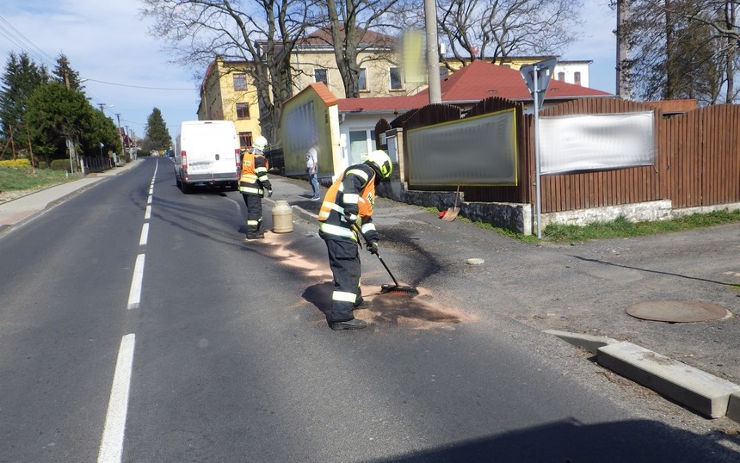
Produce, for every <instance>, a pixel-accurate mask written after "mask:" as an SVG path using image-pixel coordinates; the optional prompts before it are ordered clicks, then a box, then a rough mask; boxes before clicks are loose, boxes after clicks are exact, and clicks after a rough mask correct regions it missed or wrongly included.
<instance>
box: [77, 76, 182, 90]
mask: <svg viewBox="0 0 740 463" xmlns="http://www.w3.org/2000/svg"><path fill="white" fill-rule="evenodd" d="M84 80H88V81H90V82H97V83H99V84H105V85H115V86H117V87H129V88H143V89H146V90H176V91H186V92H192V91H193V90H195V89H194V88H172V87H169V88H168V87H146V86H143V85H129V84H121V83H117V82H105V81H102V80H97V79H91V78H89V77H87V78H85V79H84Z"/></svg>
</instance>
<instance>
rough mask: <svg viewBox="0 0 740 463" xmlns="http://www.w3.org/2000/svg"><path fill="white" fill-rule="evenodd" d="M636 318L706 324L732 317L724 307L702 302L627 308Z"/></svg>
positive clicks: (668, 303)
mask: <svg viewBox="0 0 740 463" xmlns="http://www.w3.org/2000/svg"><path fill="white" fill-rule="evenodd" d="M627 313H628V314H630V315H632V316H633V317H635V318H642V319H644V320H655V321H659V322H671V323H691V322H706V321H709V320H720V319H722V318H725V317H727V316H729V315H730V312H728V311H727V309H725V308H724V307H722V306H719V305H717V304H711V303H709V302H701V301H648V302H638V303H637V304H634V305H631V306H630V307H628V308H627Z"/></svg>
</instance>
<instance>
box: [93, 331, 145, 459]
mask: <svg viewBox="0 0 740 463" xmlns="http://www.w3.org/2000/svg"><path fill="white" fill-rule="evenodd" d="M135 344H136V336H135V335H134V334H133V333H131V334H127V335H126V336H124V337H123V338H122V339H121V346H120V348H119V349H118V360H116V370H115V373H114V374H113V385H112V386H111V391H110V399H109V400H108V412H107V413H106V415H105V426H104V427H103V437H102V439H101V441H100V450H99V452H98V463H120V461H121V458H122V455H123V437H124V435H125V433H126V415H127V413H128V397H129V390H130V388H131V370H132V366H133V363H134V346H135Z"/></svg>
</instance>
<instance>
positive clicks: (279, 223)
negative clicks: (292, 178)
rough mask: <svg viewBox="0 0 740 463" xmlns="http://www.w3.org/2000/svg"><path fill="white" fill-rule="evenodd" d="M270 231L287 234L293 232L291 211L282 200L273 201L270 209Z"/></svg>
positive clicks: (286, 202)
mask: <svg viewBox="0 0 740 463" xmlns="http://www.w3.org/2000/svg"><path fill="white" fill-rule="evenodd" d="M272 231H273V232H275V233H288V232H292V231H293V209H292V208H291V207H290V205H289V204H288V201H285V200H284V199H278V200H277V201H275V207H273V208H272Z"/></svg>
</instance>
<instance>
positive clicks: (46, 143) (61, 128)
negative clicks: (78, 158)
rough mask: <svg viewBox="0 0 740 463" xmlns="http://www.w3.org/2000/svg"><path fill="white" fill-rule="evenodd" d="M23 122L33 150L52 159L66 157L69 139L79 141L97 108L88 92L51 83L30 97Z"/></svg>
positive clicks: (47, 159)
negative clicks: (29, 135)
mask: <svg viewBox="0 0 740 463" xmlns="http://www.w3.org/2000/svg"><path fill="white" fill-rule="evenodd" d="M27 106H28V110H27V111H26V113H25V115H24V122H25V123H26V125H27V127H28V128H29V129H30V132H31V140H32V142H33V147H34V148H33V149H34V152H36V153H38V154H39V155H40V156H43V157H44V158H46V161H47V163H49V162H50V161H51V159H59V158H62V159H63V158H65V157H66V156H67V150H66V140H67V138H70V139H72V140H73V141H75V142H77V141H78V140H79V139H80V136H81V135H82V132H83V129H84V127H85V124H86V122H87V121H88V120H89V119H90V118H91V117H92V114H91V113H92V112H93V111H94V109H93V108H92V106H90V103H89V102H88V101H87V99H86V98H85V95H84V94H82V93H80V92H77V91H74V90H70V89H67V88H66V87H65V86H64V85H63V84H60V83H57V82H52V83H50V84H46V85H42V86H40V87H38V88H37V89H36V90H35V91H34V92H33V94H32V95H31V96H30V97H29V98H28V104H27Z"/></svg>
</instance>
